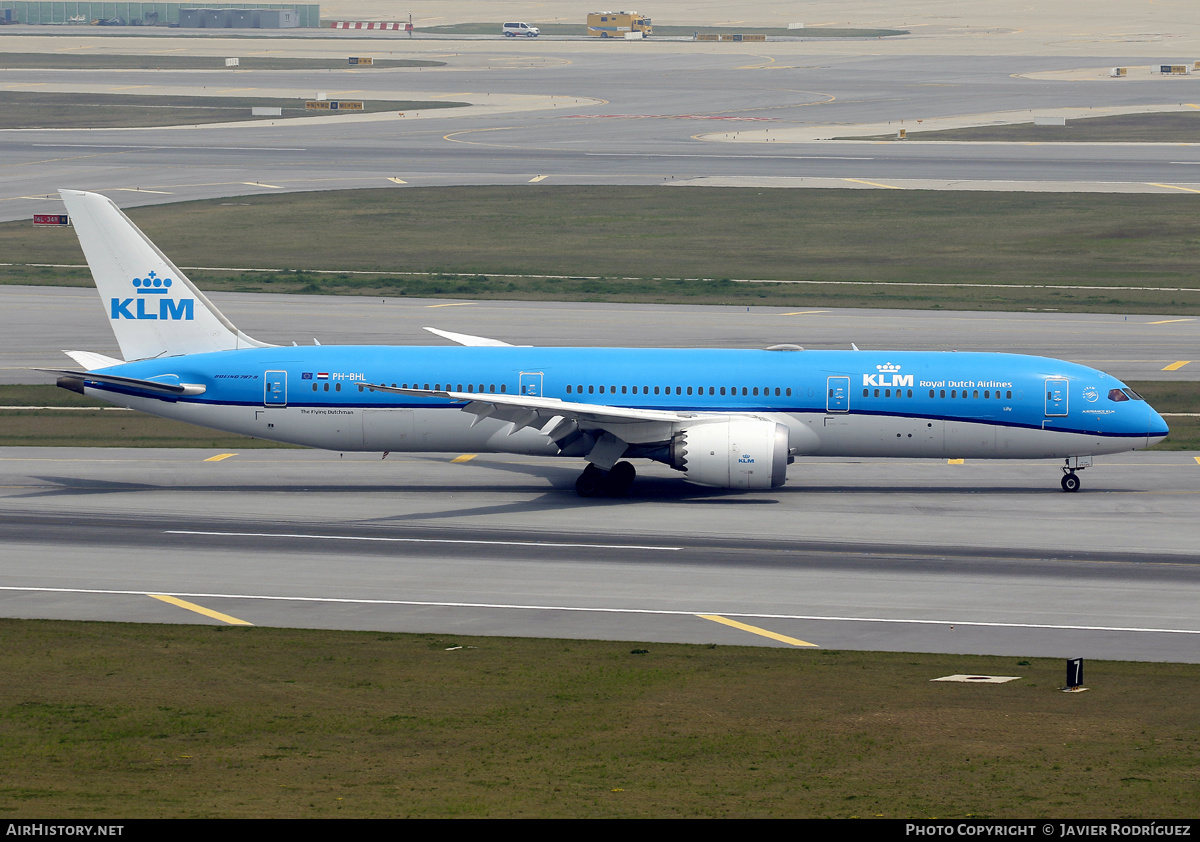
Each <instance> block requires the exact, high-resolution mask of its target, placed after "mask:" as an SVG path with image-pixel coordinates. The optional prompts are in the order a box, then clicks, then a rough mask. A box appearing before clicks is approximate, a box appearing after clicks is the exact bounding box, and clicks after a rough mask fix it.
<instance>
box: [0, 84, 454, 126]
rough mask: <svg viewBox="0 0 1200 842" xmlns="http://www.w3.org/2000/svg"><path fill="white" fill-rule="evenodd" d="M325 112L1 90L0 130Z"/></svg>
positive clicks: (408, 105) (202, 99)
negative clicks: (260, 111)
mask: <svg viewBox="0 0 1200 842" xmlns="http://www.w3.org/2000/svg"><path fill="white" fill-rule="evenodd" d="M468 104H469V103H466V102H451V101H444V100H437V101H427V102H426V101H413V100H405V101H402V102H399V101H398V102H385V101H382V100H375V101H370V100H368V101H365V102H363V108H362V111H354V112H350V111H348V112H345V113H347V114H364V113H376V112H382V111H429V110H431V109H434V108H458V107H462V106H464V105H468ZM259 105H261V106H267V107H278V108H280V109H281V110H282V113H281V115H280V116H279V117H255V116H253V115H252V114H251V113H250V109H251V108H252V107H254V106H259ZM328 116H330V112H329V111H309V110H308V109H306V108H305V107H304V100H301V99H271V98H269V97H253V98H249V97H215V96H212V97H209V96H186V97H183V96H151V95H142V96H123V95H121V94H60V93H39V92H27V91H0V129H62V128H81V127H86V128H92V129H109V128H129V127H131V126H184V125H188V126H190V125H197V124H201V123H231V122H241V121H255V120H258V121H264V120H280V119H287V118H291V117H328Z"/></svg>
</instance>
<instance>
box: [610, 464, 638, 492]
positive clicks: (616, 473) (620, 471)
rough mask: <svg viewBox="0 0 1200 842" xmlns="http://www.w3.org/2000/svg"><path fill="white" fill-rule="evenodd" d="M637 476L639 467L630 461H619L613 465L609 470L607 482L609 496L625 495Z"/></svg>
mask: <svg viewBox="0 0 1200 842" xmlns="http://www.w3.org/2000/svg"><path fill="white" fill-rule="evenodd" d="M635 477H637V469H635V468H634V467H633V465H631V464H629V463H628V462H618V463H617V464H615V465H613V468H612V470H611V471H609V472H608V479H607V482H606V485H607V486H608V494H609V496H610V497H624V496H625V495H626V494H628V493H629V486H631V485H633V480H634V478H635Z"/></svg>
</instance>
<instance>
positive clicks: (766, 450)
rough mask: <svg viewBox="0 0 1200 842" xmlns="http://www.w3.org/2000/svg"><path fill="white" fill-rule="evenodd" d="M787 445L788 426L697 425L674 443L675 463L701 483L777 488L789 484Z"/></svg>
mask: <svg viewBox="0 0 1200 842" xmlns="http://www.w3.org/2000/svg"><path fill="white" fill-rule="evenodd" d="M788 446H789V445H788V428H787V427H786V426H784V425H783V424H778V423H776V422H774V421H763V420H761V419H758V418H735V419H732V420H730V421H717V422H713V423H708V424H698V425H696V426H695V427H691V428H689V429H687V430H684V431H683V432H681V433H677V434H676V435H675V437H674V438H673V439H672V440H671V465H672V466H673V467H676V468H678V469H679V470H681V471H686V472H687V478H688V482H694V483H696V484H698V485H710V486H714V487H716V488H746V489H760V488H776V487H777V486H780V485H783V484H784V482H786V481H787V465H788Z"/></svg>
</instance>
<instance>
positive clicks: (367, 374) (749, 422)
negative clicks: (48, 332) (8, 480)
mask: <svg viewBox="0 0 1200 842" xmlns="http://www.w3.org/2000/svg"><path fill="white" fill-rule="evenodd" d="M60 193H61V195H62V198H63V201H64V202H65V203H66V206H67V210H68V212H69V215H70V218H71V221H72V224H73V225H74V227H75V231H76V233H77V234H78V236H79V241H80V243H81V245H82V246H83V251H84V254H85V256H86V257H87V262H88V266H89V267H90V268H91V272H92V277H93V278H94V279H95V282H96V287H97V289H98V290H99V292H100V298H101V303H102V305H103V309H104V314H105V316H106V317H107V318H108V320H109V323H110V324H111V325H112V328H113V331H114V332H115V333H116V337H117V342H118V344H119V345H120V348H121V353H122V355H123V356H124V360H118V359H114V358H112V357H108V356H105V355H102V354H97V353H94V352H87V351H67V352H66V353H67V354H68V355H69V356H70V357H71V358H72V359H74V360H75V362H77V363H78V364H79V365H81V366H82V367H83V368H84V369H86V370H85V371H71V370H50V373H53V374H57V375H59V378H58V385H60V386H62V387H64V388H67V389H71V390H73V391H76V392H80V393H83V394H86V395H91V396H94V397H98V398H101V399H103V400H106V401H110V402H112V403H115V404H120V405H122V406H127V407H131V408H133V409H138V410H141V411H143V412H147V413H150V414H152V415H160V416H163V417H166V418H176V419H179V420H181V421H187V422H190V423H192V424H199V425H202V426H206V427H213V428H216V429H220V430H227V431H229V432H233V433H242V434H245V435H249V436H257V437H258V438H263V439H272V440H275V441H283V442H290V443H293V444H301V445H307V446H309V447H318V448H325V449H328V450H338V451H351V450H365V451H377V452H383V453H387V452H397V451H420V452H429V451H443V452H455V453H462V452H497V453H520V454H533V455H538V456H567V457H573V458H582V459H584V460H586V462H587V466H586V467H585V468H584V470H583V473H582V474H581V475H580V476H579V479H578V480H577V482H576V490H577V491H578V492H579V494H581V495H583V496H585V497H591V496H596V495H621V494H624V493H626V492H627V491H628V489H629V486H630V483H632V481H633V479H634V475H635V470H634V467H633V464H632V463H631V462H629V461H627V460H630V459H650V460H653V461H656V462H661V463H663V464H665V465H669V466H670V467H672V468H675V469H676V470H678V471H680V472H682V473H683V475H684V478H685V479H687V480H688V481H690V482H694V483H698V484H700V485H706V486H713V487H717V488H737V489H750V490H753V489H769V488H774V487H776V486H780V485H782V484H783V483H784V481H785V480H786V478H787V466H788V465H789V464H791V463H792V462H793V461H794V460H795V459H796V458H797V457H805V456H854V457H860V456H900V457H942V458H946V457H949V458H968V457H970V458H995V459H1061V460H1063V464H1062V474H1063V475H1062V481H1061V485H1062V488H1063V490H1064V491H1076V490H1078V488H1079V476H1078V473H1077V472H1078V471H1079V470H1080V469H1081V468H1084V467H1087V466H1089V465H1090V464H1091V457H1092V456H1094V455H1097V454H1104V453H1117V452H1120V451H1125V450H1136V449H1138V448H1143V447H1148V446H1149V445H1151V444H1154V443H1155V442H1157V441H1161V440H1162V439H1163V437H1165V436H1166V435H1167V425H1166V424H1165V423H1164V422H1163V419H1162V417H1161V416H1160V415H1159V414H1158V413H1157V412H1155V411H1154V410H1153V409H1152V408H1151V407H1150V406H1149V405H1148V404H1147V403H1146V402H1145V401H1144V400H1142V399H1141V398H1140V397H1139V396H1138V395H1137V394H1136V393H1135V392H1134V391H1133V390H1131V389H1129V388H1128V387H1127V386H1126V385H1125V384H1124V383H1122V382H1120V381H1119V380H1117V379H1116V378H1114V377H1111V376H1110V375H1108V374H1105V373H1104V372H1102V371H1097V370H1095V369H1091V368H1087V367H1085V366H1082V365H1076V364H1074V363H1069V362H1063V361H1061V360H1054V359H1047V358H1044V357H1032V356H1020V355H1015V354H981V353H954V352H881V351H860V350H851V351H806V350H803V349H801V348H799V347H797V346H777V347H775V348H772V349H767V350H715V349H714V350H672V349H643V348H535V347H527V346H514V345H509V344H507V343H505V342H501V341H498V340H494V339H484V338H482V337H476V336H466V335H462V334H455V333H449V332H447V331H437V330H434V331H433V332H434V333H436V334H438V335H439V336H441V337H442V338H444V339H448V340H451V341H453V342H456V343H458V344H457V345H448V346H421V347H405V346H400V347H389V346H357V345H344V346H322V345H314V346H306V347H297V346H292V347H281V346H274V345H269V344H267V343H265V342H260V341H258V340H256V339H252V338H251V337H249V336H247V335H246V334H244V333H242V332H241V331H240V330H238V329H237V328H236V327H235V326H234V325H233V324H232V323H231V322H230V321H229V320H228V319H227V318H226V317H225V316H224V315H222V314H221V313H220V311H218V310H217V308H216V307H214V306H213V304H212V302H210V301H209V300H208V299H207V298H206V297H205V296H204V294H203V293H202V292H200V291H199V290H198V289H197V288H196V287H195V286H194V285H193V284H192V282H191V281H189V280H188V279H187V277H186V276H185V275H184V274H183V273H182V272H180V271H179V269H178V268H177V267H175V266H174V265H173V264H172V263H171V261H170V260H168V259H167V257H166V256H165V255H164V254H163V253H162V252H161V251H159V250H158V248H156V247H155V245H154V244H153V243H151V242H150V240H149V239H148V238H147V237H146V236H145V235H144V234H143V233H142V232H141V231H140V230H139V229H138V228H137V226H135V225H134V224H133V223H132V222H131V221H130V220H129V219H128V217H126V216H125V214H123V213H122V212H121V211H120V209H119V208H117V206H116V205H115V204H113V202H112V201H110V200H109V199H107V198H106V197H104V196H101V195H98V194H94V193H84V192H80V191H76V190H62V191H60ZM431 330H432V329H431Z"/></svg>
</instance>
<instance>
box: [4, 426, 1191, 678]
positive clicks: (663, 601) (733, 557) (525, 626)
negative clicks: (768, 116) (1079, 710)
mask: <svg viewBox="0 0 1200 842" xmlns="http://www.w3.org/2000/svg"><path fill="white" fill-rule="evenodd" d="M211 455H212V454H211V453H208V452H198V451H186V450H184V451H138V450H103V451H96V450H86V449H83V450H80V449H67V450H57V449H20V448H10V449H6V450H4V451H3V452H0V465H2V466H3V468H2V470H3V486H4V487H3V488H2V489H0V542H2V543H3V546H4V552H3V554H2V558H3V561H2V562H0V581H2V582H3V586H2V587H0V613H3V614H4V615H5V616H15V617H58V618H69V619H105V620H118V619H119V620H132V621H137V622H200V623H218V624H219V623H251V624H257V625H280V626H305V627H315V628H349V629H377V630H394V631H422V632H431V631H432V632H437V633H445V634H461V635H515V636H536V637H568V638H569V637H589V638H607V639H617V640H632V641H686V642H694V643H717V644H722V645H767V646H796V647H809V646H816V647H822V648H849V649H859V648H863V649H880V650H892V651H930V650H933V651H947V652H961V653H964V654H972V653H983V654H1008V655H1014V656H1015V655H1025V656H1030V655H1035V656H1041V657H1064V658H1065V657H1079V656H1084V657H1090V658H1104V659H1132V660H1164V661H1186V662H1195V661H1196V660H1197V659H1198V658H1200V656H1198V655H1197V653H1198V652H1200V647H1198V646H1197V645H1196V644H1197V639H1198V638H1197V635H1200V617H1198V616H1197V612H1196V610H1195V605H1196V602H1197V596H1198V595H1200V593H1198V591H1200V553H1197V552H1196V544H1195V531H1194V526H1193V525H1192V520H1193V519H1192V517H1191V513H1193V512H1194V509H1195V505H1196V491H1195V477H1196V475H1197V472H1200V464H1197V460H1195V459H1193V458H1192V457H1191V456H1190V455H1188V454H1136V455H1135V454H1130V455H1126V456H1114V457H1107V458H1104V459H1098V460H1097V464H1096V466H1095V468H1093V469H1092V470H1090V471H1089V472H1088V474H1087V476H1086V477H1085V489H1084V492H1081V493H1080V494H1078V495H1064V494H1061V493H1060V492H1059V491H1058V490H1057V482H1056V468H1055V467H1054V466H1053V465H1051V464H1046V463H1041V464H1032V463H1030V464H1015V463H983V462H978V463H973V464H965V465H947V464H944V463H934V462H932V461H926V462H908V461H898V462H882V461H881V462H853V461H847V460H803V461H802V462H801V463H800V464H797V465H796V466H794V467H793V471H794V474H793V476H794V479H793V480H792V482H790V483H789V485H788V486H786V487H785V488H783V489H778V490H776V491H773V492H771V493H768V494H759V495H740V494H730V493H724V492H715V491H711V490H705V489H699V488H694V487H691V486H688V485H686V484H684V483H682V482H680V481H678V480H677V479H676V478H675V477H674V476H673V475H672V472H671V471H669V470H666V469H662V470H658V469H656V468H650V469H648V470H647V471H645V472H644V473H643V476H642V477H641V478H640V479H639V482H638V485H637V486H636V489H635V493H634V496H632V497H631V498H630V499H627V500H623V501H604V502H601V503H599V504H596V503H595V502H584V501H581V500H579V499H578V498H576V497H575V496H574V494H573V492H572V491H571V490H570V486H571V483H572V481H573V478H574V475H575V473H576V471H577V470H578V468H579V465H577V464H575V463H574V460H570V461H569V463H563V464H560V463H558V462H557V461H552V460H535V459H519V458H514V457H496V456H481V457H478V458H476V459H473V460H471V461H469V462H466V463H451V462H450V457H449V456H419V455H417V456H400V457H397V456H393V457H391V458H389V459H388V460H386V461H380V460H379V459H378V457H377V456H375V455H364V454H358V455H350V454H347V455H346V456H344V457H342V458H339V457H338V456H337V455H336V454H327V453H318V452H312V451H248V452H245V453H242V454H238V455H236V456H230V457H228V458H225V459H223V460H221V461H218V462H207V461H204V460H205V459H206V458H207V457H209V456H211ZM1133 513H1136V516H1137V517H1136V525H1135V524H1134V523H1132V522H1131V517H1130V516H1131V514H1133ZM155 595H157V596H158V597H161V596H162V595H168V596H171V597H174V598H175V600H176V601H175V602H167V601H164V600H163V599H161V598H156V596H155ZM180 601H181V602H182V603H183V604H182V605H181V604H180ZM200 612H209V613H200ZM211 612H216V613H217V614H218V615H219V616H212V614H211ZM734 624H737V625H734Z"/></svg>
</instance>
